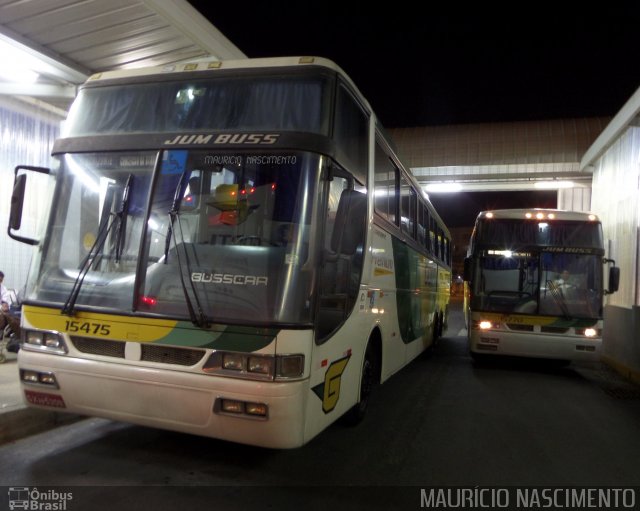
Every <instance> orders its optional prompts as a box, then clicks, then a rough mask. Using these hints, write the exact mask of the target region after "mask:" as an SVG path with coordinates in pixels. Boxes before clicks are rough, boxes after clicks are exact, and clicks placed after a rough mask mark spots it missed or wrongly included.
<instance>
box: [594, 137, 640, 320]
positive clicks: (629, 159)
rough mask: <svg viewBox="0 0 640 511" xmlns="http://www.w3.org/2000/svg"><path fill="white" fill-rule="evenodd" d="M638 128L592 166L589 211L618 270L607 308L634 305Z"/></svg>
mask: <svg viewBox="0 0 640 511" xmlns="http://www.w3.org/2000/svg"><path fill="white" fill-rule="evenodd" d="M639 203H640V128H637V127H629V128H628V129H627V130H626V131H625V132H623V133H622V134H621V135H620V137H619V138H617V139H616V141H615V142H614V143H613V144H612V145H611V146H610V147H609V148H608V150H607V151H606V152H605V153H604V154H603V155H602V157H600V158H599V160H598V161H597V162H596V164H595V170H594V173H593V197H592V210H593V211H594V213H596V214H598V215H599V216H600V218H601V220H602V225H603V231H604V238H605V242H608V244H609V247H610V248H609V250H608V253H607V256H608V257H610V258H612V259H615V261H616V264H617V265H618V266H619V267H620V274H621V278H620V289H619V290H618V292H617V293H615V294H613V295H611V296H610V297H608V304H610V305H616V306H620V307H627V308H628V307H630V306H632V305H636V306H637V305H640V303H639V302H638V296H639V285H638V230H639V228H640V216H639Z"/></svg>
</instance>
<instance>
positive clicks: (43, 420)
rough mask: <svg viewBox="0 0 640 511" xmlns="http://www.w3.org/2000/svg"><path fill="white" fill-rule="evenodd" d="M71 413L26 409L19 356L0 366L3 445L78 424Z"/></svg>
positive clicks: (10, 354) (7, 360)
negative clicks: (67, 425)
mask: <svg viewBox="0 0 640 511" xmlns="http://www.w3.org/2000/svg"><path fill="white" fill-rule="evenodd" d="M76 420H78V418H77V417H76V416H72V415H69V414H60V413H57V412H47V411H44V410H35V409H33V408H27V406H26V405H25V404H24V402H23V400H22V391H21V390H20V383H19V375H18V363H17V359H16V355H15V354H13V353H8V354H7V359H6V361H5V362H4V363H1V364H0V444H3V443H5V442H10V441H12V440H18V439H20V438H24V437H26V436H29V435H32V434H35V433H39V432H41V431H45V430H47V429H50V428H53V427H56V426H58V425H60V424H66V423H69V422H71V421H76Z"/></svg>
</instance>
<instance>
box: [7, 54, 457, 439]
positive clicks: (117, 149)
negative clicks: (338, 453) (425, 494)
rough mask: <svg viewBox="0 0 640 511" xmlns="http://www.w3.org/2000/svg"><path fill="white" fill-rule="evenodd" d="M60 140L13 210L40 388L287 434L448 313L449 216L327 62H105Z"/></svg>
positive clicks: (102, 406)
mask: <svg viewBox="0 0 640 511" xmlns="http://www.w3.org/2000/svg"><path fill="white" fill-rule="evenodd" d="M53 157H54V159H55V161H56V165H54V166H53V168H52V169H44V168H34V167H26V166H19V167H17V168H16V171H15V174H16V177H15V183H14V194H13V197H12V211H11V218H10V227H9V233H10V235H11V236H12V237H13V238H14V239H17V240H19V241H22V242H25V243H30V244H33V245H35V246H36V247H37V248H36V250H35V256H34V259H33V263H32V268H31V271H30V274H29V278H28V282H27V287H26V293H25V300H24V305H23V312H22V325H23V349H22V350H21V351H20V355H19V368H20V375H21V382H22V387H23V390H24V395H25V400H26V402H27V403H28V404H30V405H32V406H35V407H45V408H52V407H53V408H55V409H57V410H62V411H68V412H72V413H76V414H84V415H89V416H101V417H106V418H110V419H115V420H119V421H125V422H131V423H137V424H141V425H146V426H151V427H158V428H166V429H170V430H176V431H183V432H187V433H192V434H197V435H203V436H210V437H215V438H220V439H225V440H229V441H235V442H241V443H247V444H253V445H258V446H266V447H273V448H292V447H297V446H301V445H303V444H304V443H306V442H308V441H309V440H310V439H311V438H313V437H314V436H315V435H317V434H318V433H319V432H321V431H322V430H323V429H324V428H326V427H327V426H328V425H329V424H331V423H332V422H334V421H335V420H336V419H337V418H339V417H341V416H345V419H348V421H349V422H353V423H357V422H358V421H359V420H360V419H361V418H362V416H363V414H364V412H365V410H366V407H367V402H368V400H369V395H370V392H371V390H372V388H373V387H374V385H375V384H376V383H381V382H384V381H385V380H386V379H388V378H389V377H390V376H391V375H392V374H394V373H395V372H396V371H398V370H399V369H401V368H402V367H403V366H405V365H406V364H408V363H409V362H410V361H411V360H413V359H414V358H415V357H416V356H418V355H419V354H420V353H421V352H423V351H424V350H425V349H427V348H429V347H430V346H431V345H432V344H433V342H434V340H435V339H436V338H437V336H438V335H440V334H441V333H442V331H443V329H444V328H445V327H446V322H447V311H448V300H449V289H450V279H451V271H450V257H451V245H450V235H449V232H448V230H447V228H446V226H445V225H444V224H443V222H442V220H441V219H440V217H439V216H438V214H437V213H436V211H435V210H434V209H433V207H432V205H431V203H430V202H429V201H428V198H427V197H426V195H424V193H423V192H422V190H421V189H420V187H419V186H418V184H417V182H416V181H415V180H414V179H413V177H412V176H411V174H410V173H409V172H408V171H407V170H406V169H405V168H404V167H403V166H402V165H401V163H400V161H399V160H398V158H397V156H396V154H395V151H394V149H393V148H392V144H391V141H390V140H389V139H388V137H387V136H385V134H384V131H383V130H382V128H381V127H380V125H379V123H378V121H377V120H376V117H375V115H374V113H373V112H372V111H371V109H370V107H369V105H368V103H367V101H366V100H365V99H364V98H363V97H362V96H361V94H360V93H359V92H358V90H357V89H356V87H355V86H354V84H353V83H352V82H351V80H350V79H349V78H348V77H347V76H346V75H345V74H344V73H343V72H342V71H341V70H340V69H339V68H338V67H337V66H336V65H335V64H334V63H332V62H330V61H327V60H325V59H321V58H307V57H302V58H297V57H296V58H277V59H255V60H251V59H248V60H242V61H225V62H199V63H191V64H183V65H175V66H170V67H164V68H152V69H140V70H127V71H114V72H105V73H101V74H99V75H96V76H93V77H91V78H90V79H89V80H88V81H87V83H86V84H85V85H84V86H83V87H82V88H81V89H80V91H79V94H78V97H77V98H76V100H75V102H74V104H73V106H72V108H71V110H70V114H69V117H68V119H67V121H66V126H65V131H64V134H63V136H62V138H61V139H60V140H58V141H56V143H55V145H54V148H53ZM38 174H40V175H44V176H45V179H49V180H50V181H51V183H50V186H48V187H46V190H47V191H48V199H47V200H48V201H49V202H50V204H51V206H50V208H49V209H48V211H49V213H48V217H47V218H45V219H43V222H42V228H41V229H40V230H39V231H38V232H37V233H34V234H31V235H27V233H25V230H24V227H25V226H21V217H22V203H23V201H26V200H29V196H30V194H33V192H34V189H33V187H32V186H31V183H33V182H35V181H34V178H35V177H36V175H38ZM27 178H29V182H28V183H27ZM38 200H44V198H43V195H42V194H41V195H39V196H38Z"/></svg>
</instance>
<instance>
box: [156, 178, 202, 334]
mask: <svg viewBox="0 0 640 511" xmlns="http://www.w3.org/2000/svg"><path fill="white" fill-rule="evenodd" d="M186 176H187V171H186V170H185V171H184V172H183V173H182V175H181V176H180V180H179V181H178V186H177V187H176V191H175V193H174V194H173V203H172V204H171V209H170V210H169V227H168V228H167V237H166V241H165V246H164V263H165V264H167V261H168V259H169V247H170V245H171V240H172V239H173V244H174V246H175V247H176V261H178V271H179V273H180V284H181V285H182V292H183V293H184V299H185V302H186V304H187V310H188V311H189V318H190V319H191V322H192V323H193V324H194V325H195V326H197V327H200V328H206V327H208V326H209V325H210V321H209V319H208V318H207V315H206V314H205V313H204V310H203V309H202V304H201V303H200V298H199V296H198V292H197V290H196V288H195V285H194V283H193V281H192V280H191V264H190V263H189V254H188V253H187V248H186V246H185V243H184V234H183V232H182V223H181V222H180V204H181V203H182V197H183V195H184V187H185V180H186ZM176 220H177V221H178V229H179V230H180V245H182V249H183V250H184V258H185V266H186V269H187V273H188V275H189V283H190V286H187V283H186V282H185V278H184V271H183V264H182V261H181V260H180V249H179V248H178V240H177V238H176V229H175V228H174V223H175V222H176ZM189 287H191V292H192V293H193V300H192V299H191V297H190V296H189ZM194 302H195V306H196V307H194ZM196 308H197V311H196Z"/></svg>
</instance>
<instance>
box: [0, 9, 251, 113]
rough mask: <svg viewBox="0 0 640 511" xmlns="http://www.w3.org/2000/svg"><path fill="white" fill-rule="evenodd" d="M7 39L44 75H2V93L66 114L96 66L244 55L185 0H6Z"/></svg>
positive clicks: (2, 15) (3, 36) (0, 17)
mask: <svg viewBox="0 0 640 511" xmlns="http://www.w3.org/2000/svg"><path fill="white" fill-rule="evenodd" d="M3 42H4V43H8V44H10V45H11V46H13V47H15V48H18V49H20V50H23V51H24V52H25V53H26V55H27V58H36V59H37V60H38V68H37V70H36V71H37V72H38V73H39V74H40V78H39V80H38V82H36V83H33V84H15V83H7V82H3V81H2V78H0V94H5V95H11V96H17V97H21V98H22V99H25V100H27V101H28V100H29V98H37V99H38V100H40V101H41V102H44V105H45V106H48V107H49V108H50V109H52V110H54V111H56V110H57V113H59V114H61V115H62V114H64V112H65V111H66V110H67V108H68V106H69V104H70V102H71V101H72V100H73V98H74V97H75V92H76V86H77V85H79V84H81V83H82V82H84V81H85V80H86V79H87V78H88V77H89V76H90V75H91V74H93V73H95V72H98V71H106V70H112V69H124V68H132V67H144V66H152V65H163V64H169V63H173V62H180V61H184V60H193V59H198V58H204V57H213V58H216V59H218V60H226V59H238V58H245V57H246V55H244V53H242V52H241V51H240V50H239V49H238V48H237V47H236V46H235V45H234V44H233V43H231V41H229V40H228V39H227V38H226V37H225V36H224V35H223V34H222V33H221V32H220V31H219V30H218V29H216V28H215V27H214V26H213V25H212V24H211V23H209V21H208V20H207V19H205V18H204V17H203V16H202V15H201V14H200V13H199V12H198V11H197V10H195V9H194V8H193V7H192V6H191V5H190V4H189V3H188V2H187V1H186V0H110V1H104V0H0V44H1V43H3ZM3 60H4V59H3ZM0 63H2V62H1V61H0ZM5 65H6V63H5ZM31 101H33V99H32V100H31Z"/></svg>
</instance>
